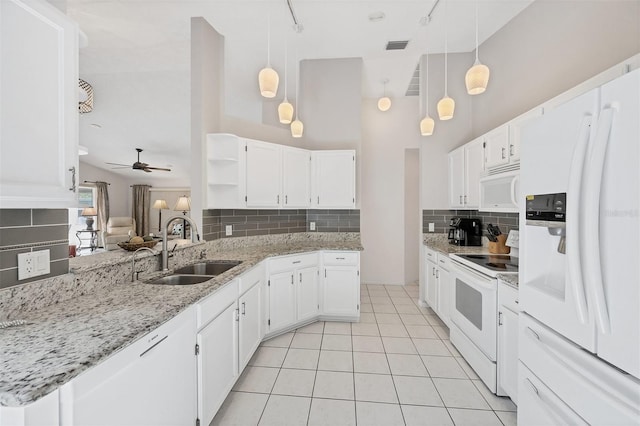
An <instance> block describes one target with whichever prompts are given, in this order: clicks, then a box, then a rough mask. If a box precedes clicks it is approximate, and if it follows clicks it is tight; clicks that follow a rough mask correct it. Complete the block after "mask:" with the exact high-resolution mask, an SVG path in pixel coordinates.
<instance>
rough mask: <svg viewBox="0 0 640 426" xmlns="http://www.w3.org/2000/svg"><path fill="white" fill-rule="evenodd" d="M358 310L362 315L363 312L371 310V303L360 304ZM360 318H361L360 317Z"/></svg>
mask: <svg viewBox="0 0 640 426" xmlns="http://www.w3.org/2000/svg"><path fill="white" fill-rule="evenodd" d="M360 312H361V314H360V315H362V313H363V312H373V305H372V304H371V303H363V304H361V305H360ZM360 319H361V320H362V318H360Z"/></svg>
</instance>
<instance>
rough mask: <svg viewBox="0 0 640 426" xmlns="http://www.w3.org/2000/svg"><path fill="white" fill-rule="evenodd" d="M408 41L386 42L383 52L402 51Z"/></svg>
mask: <svg viewBox="0 0 640 426" xmlns="http://www.w3.org/2000/svg"><path fill="white" fill-rule="evenodd" d="M407 44H409V40H398V41H388V42H387V47H386V48H385V50H404V49H405V48H406V47H407Z"/></svg>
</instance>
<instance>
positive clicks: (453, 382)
mask: <svg viewBox="0 0 640 426" xmlns="http://www.w3.org/2000/svg"><path fill="white" fill-rule="evenodd" d="M432 380H433V383H434V384H435V385H436V388H437V389H438V393H439V394H440V397H441V398H442V400H443V401H444V404H445V406H446V407H447V408H472V409H479V410H490V409H491V407H489V404H487V402H486V401H485V400H484V398H483V397H482V394H480V391H478V389H476V387H475V386H474V385H473V383H472V382H471V380H463V379H440V378H437V379H432ZM454 423H455V419H454Z"/></svg>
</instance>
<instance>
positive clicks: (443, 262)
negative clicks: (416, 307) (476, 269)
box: [424, 247, 453, 327]
mask: <svg viewBox="0 0 640 426" xmlns="http://www.w3.org/2000/svg"><path fill="white" fill-rule="evenodd" d="M450 265H451V260H450V259H449V256H448V255H447V254H444V253H438V252H436V251H435V250H432V249H429V248H426V247H425V269H424V274H425V277H424V281H425V286H426V288H425V292H424V294H425V300H426V302H427V304H428V305H429V307H430V308H431V309H433V310H434V312H435V313H436V314H437V315H438V317H440V319H441V320H442V321H443V322H444V323H445V324H446V325H447V326H448V327H451V303H452V302H453V298H452V291H453V283H452V282H451V274H450V273H449V270H450V268H451V266H450Z"/></svg>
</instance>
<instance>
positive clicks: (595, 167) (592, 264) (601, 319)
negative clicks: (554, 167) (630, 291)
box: [582, 106, 616, 334]
mask: <svg viewBox="0 0 640 426" xmlns="http://www.w3.org/2000/svg"><path fill="white" fill-rule="evenodd" d="M615 112H616V110H615V109H614V108H613V107H611V106H608V107H606V108H603V109H602V110H601V111H600V117H599V119H598V127H597V128H596V136H595V139H594V142H593V144H592V146H591V151H590V155H589V158H588V166H587V167H586V170H585V171H586V172H587V176H586V178H587V179H586V182H587V185H586V188H585V191H584V195H585V200H586V202H585V209H584V212H585V214H584V217H585V220H584V222H583V224H584V228H583V230H582V231H583V232H585V231H587V230H590V231H591V233H592V234H593V238H589V239H585V240H584V247H585V253H584V254H585V256H584V269H585V271H584V272H585V274H584V275H585V276H584V278H585V282H586V283H587V289H588V291H590V292H591V294H592V296H593V300H594V305H595V314H596V315H595V316H596V322H597V323H598V327H599V328H600V331H601V332H602V333H603V334H608V333H610V330H611V324H610V319H609V312H608V309H607V302H606V299H605V295H604V282H603V279H602V264H601V259H600V254H601V253H600V234H599V232H600V197H601V194H600V190H601V186H602V177H603V176H602V175H603V174H604V160H605V156H606V153H607V146H608V145H609V139H610V135H611V128H612V126H613V117H614V114H615ZM593 231H595V232H593Z"/></svg>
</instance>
